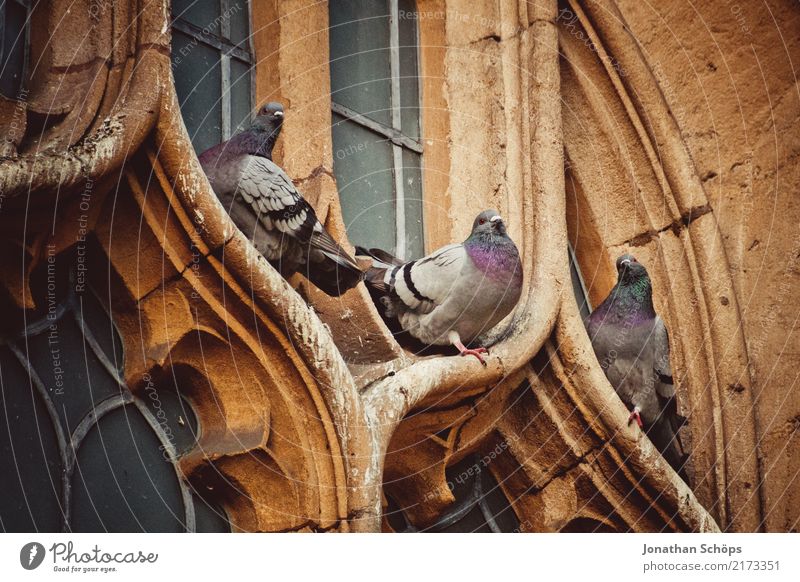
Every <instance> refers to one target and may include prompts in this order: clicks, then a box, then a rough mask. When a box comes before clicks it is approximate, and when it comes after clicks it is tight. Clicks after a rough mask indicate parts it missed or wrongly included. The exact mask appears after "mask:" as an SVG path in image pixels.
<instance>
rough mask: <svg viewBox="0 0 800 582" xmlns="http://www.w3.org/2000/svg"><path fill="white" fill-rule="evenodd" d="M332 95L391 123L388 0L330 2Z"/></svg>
mask: <svg viewBox="0 0 800 582" xmlns="http://www.w3.org/2000/svg"><path fill="white" fill-rule="evenodd" d="M330 57H331V99H333V101H335V102H336V103H338V104H340V105H344V106H345V107H349V108H350V109H353V110H354V111H357V112H358V113H361V114H362V115H366V116H367V117H370V118H372V119H374V120H376V121H380V122H381V123H383V124H385V125H391V109H390V108H391V64H390V63H391V61H390V55H389V2H388V0H382V1H380V0H337V1H336V2H331V3H330Z"/></svg>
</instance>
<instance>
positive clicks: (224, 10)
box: [219, 0, 231, 41]
mask: <svg viewBox="0 0 800 582" xmlns="http://www.w3.org/2000/svg"><path fill="white" fill-rule="evenodd" d="M219 13H220V19H219V33H220V36H221V37H222V38H224V39H225V40H227V41H230V40H231V19H230V16H229V14H230V2H229V0H219Z"/></svg>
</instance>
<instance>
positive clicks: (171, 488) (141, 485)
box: [73, 406, 184, 532]
mask: <svg viewBox="0 0 800 582" xmlns="http://www.w3.org/2000/svg"><path fill="white" fill-rule="evenodd" d="M160 444H161V443H160V442H159V440H158V439H157V438H156V435H155V433H153V431H152V429H151V428H150V426H149V425H148V424H147V421H145V419H144V418H143V417H142V415H141V414H140V413H139V411H138V410H137V409H136V407H134V406H124V407H121V408H118V409H116V410H114V411H112V412H110V413H108V414H107V415H106V416H104V417H103V418H101V419H100V421H99V422H98V423H97V424H96V425H95V426H94V427H93V428H92V429H91V430H90V431H89V434H88V435H87V436H86V440H85V441H84V443H83V446H82V447H81V448H80V449H79V450H78V467H77V469H76V472H75V477H74V480H73V493H74V496H75V509H74V514H75V515H74V520H73V524H74V528H73V529H74V530H75V531H82V532H102V531H109V532H139V531H147V532H181V531H184V526H183V521H184V509H183V502H182V501H181V492H180V488H179V487H178V479H177V476H176V475H175V470H174V469H173V467H172V464H170V463H169V462H167V461H166V460H164V457H163V456H162V454H161V451H160V450H159V446H160Z"/></svg>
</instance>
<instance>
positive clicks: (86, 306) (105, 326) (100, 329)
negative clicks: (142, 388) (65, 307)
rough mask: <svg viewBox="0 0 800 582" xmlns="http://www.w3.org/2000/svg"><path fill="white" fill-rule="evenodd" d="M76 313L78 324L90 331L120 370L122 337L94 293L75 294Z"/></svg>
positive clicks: (122, 365)
mask: <svg viewBox="0 0 800 582" xmlns="http://www.w3.org/2000/svg"><path fill="white" fill-rule="evenodd" d="M75 302H76V303H77V308H76V314H77V316H78V323H79V325H84V326H86V328H87V329H88V330H89V331H90V332H91V334H92V336H93V337H94V339H95V341H96V342H97V343H98V345H99V346H100V349H101V350H102V351H103V353H104V354H105V357H106V358H107V359H108V361H109V363H111V365H112V366H113V367H115V368H116V369H117V370H119V371H120V372H122V370H123V368H124V361H123V359H122V338H120V337H119V332H118V331H117V328H116V327H115V326H114V323H113V321H112V320H111V318H110V317H109V315H108V313H107V312H106V310H105V308H104V307H103V306H102V305H101V304H100V300H99V299H97V297H95V295H94V293H92V292H86V293H81V294H80V295H78V296H77V298H76V301H75Z"/></svg>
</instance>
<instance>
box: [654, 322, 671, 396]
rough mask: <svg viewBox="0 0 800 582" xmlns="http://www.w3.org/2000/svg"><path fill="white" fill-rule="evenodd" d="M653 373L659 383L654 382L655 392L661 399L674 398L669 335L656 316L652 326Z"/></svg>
mask: <svg viewBox="0 0 800 582" xmlns="http://www.w3.org/2000/svg"><path fill="white" fill-rule="evenodd" d="M653 371H654V372H655V373H656V374H657V375H658V379H659V380H660V382H656V387H657V388H656V390H657V391H658V395H659V396H661V397H662V398H672V397H674V396H675V385H674V383H673V381H672V365H671V364H670V362H669V334H668V333H667V326H666V325H664V321H663V320H662V319H661V318H660V317H658V316H656V321H655V325H654V326H653Z"/></svg>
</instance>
